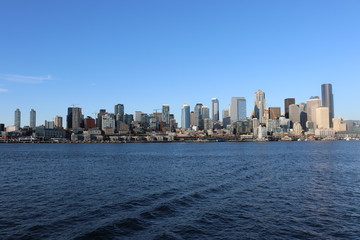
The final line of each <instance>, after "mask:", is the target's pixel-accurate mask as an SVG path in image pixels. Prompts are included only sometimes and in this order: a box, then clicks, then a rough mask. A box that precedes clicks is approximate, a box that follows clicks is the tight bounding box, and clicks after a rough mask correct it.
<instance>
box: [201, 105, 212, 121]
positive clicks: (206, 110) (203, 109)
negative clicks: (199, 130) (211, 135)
mask: <svg viewBox="0 0 360 240" xmlns="http://www.w3.org/2000/svg"><path fill="white" fill-rule="evenodd" d="M201 113H202V114H201V115H202V118H203V119H205V118H210V109H209V108H208V107H207V106H202V107H201Z"/></svg>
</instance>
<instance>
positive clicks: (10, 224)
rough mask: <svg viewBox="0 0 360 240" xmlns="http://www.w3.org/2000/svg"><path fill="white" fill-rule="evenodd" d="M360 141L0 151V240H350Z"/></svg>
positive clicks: (354, 233) (355, 234) (7, 147)
mask: <svg viewBox="0 0 360 240" xmlns="http://www.w3.org/2000/svg"><path fill="white" fill-rule="evenodd" d="M359 147H360V142H359V141H349V142H346V141H335V142H269V143H171V144H153V143H148V144H142V143H139V144H1V145H0V152H1V157H0V182H1V188H0V212H1V213H2V214H1V216H0V238H1V239H74V238H75V239H96V238H98V239H357V238H359V237H360V230H359V229H360V228H359V222H360V205H359V204H358V202H359V197H360V174H359V172H360V151H359Z"/></svg>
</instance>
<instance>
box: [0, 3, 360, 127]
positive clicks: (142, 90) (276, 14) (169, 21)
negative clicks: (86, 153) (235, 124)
mask: <svg viewBox="0 0 360 240" xmlns="http://www.w3.org/2000/svg"><path fill="white" fill-rule="evenodd" d="M359 12H360V1H357V0H356V1H352V0H346V1H331V0H326V1H320V0H317V1H314V0H311V1H306V0H305V1H288V0H284V1H281V0H274V1H268V0H263V1H245V0H243V1H241V0H237V1H231V0H229V1H211V0H206V1H205V0H204V1H196V0H195V1H184V0H182V1H180V0H178V1H177V0H173V1H168V0H166V1H165V0H164V1H157V0H152V1H148V0H135V1H110V0H109V1H92V0H86V1H85V0H83V1H80V0H79V1H66V0H63V1H48V0H34V1H29V0H22V1H18V0H3V1H1V2H0V101H1V104H0V123H5V124H6V125H13V123H14V122H13V121H14V120H13V119H14V111H15V109H16V108H19V109H20V110H21V111H22V125H29V112H30V109H31V108H34V109H35V110H36V111H37V124H38V125H40V124H42V123H43V122H44V121H45V120H52V118H53V117H54V116H55V115H62V116H64V117H65V115H66V111H67V107H69V106H71V104H79V105H78V106H79V107H82V108H83V113H84V115H85V116H86V115H91V116H93V115H92V113H94V112H97V111H98V110H99V109H100V108H105V109H107V110H108V111H109V112H113V108H114V105H115V104H117V103H123V104H125V112H127V113H134V111H137V110H138V111H143V112H147V113H151V112H152V111H153V109H156V108H161V105H162V104H170V110H171V112H172V113H174V114H175V116H176V118H177V120H178V122H180V113H181V106H182V104H185V103H186V104H190V106H191V109H193V107H194V106H195V104H196V103H203V104H204V105H207V106H209V107H210V105H211V98H213V97H217V98H219V101H220V109H224V108H226V107H227V106H228V104H229V103H230V99H231V97H246V99H247V108H248V114H250V112H251V110H252V108H253V95H254V92H255V91H257V90H258V89H262V90H263V91H264V92H265V93H266V99H267V103H268V105H270V106H281V107H282V110H283V100H284V98H287V97H295V98H296V102H298V103H299V102H305V101H306V100H307V99H308V98H309V97H310V96H313V95H319V96H320V95H321V92H320V89H321V88H320V85H321V84H322V83H332V84H333V92H334V99H335V116H336V117H343V118H345V119H360V110H359V109H358V103H359V102H360V90H359V89H360V81H359V77H360V27H359V26H360V14H359Z"/></svg>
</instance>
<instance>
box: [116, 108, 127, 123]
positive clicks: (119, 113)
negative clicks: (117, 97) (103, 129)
mask: <svg viewBox="0 0 360 240" xmlns="http://www.w3.org/2000/svg"><path fill="white" fill-rule="evenodd" d="M114 114H115V117H116V120H119V121H122V122H123V121H124V114H125V110H124V104H116V105H115V107H114Z"/></svg>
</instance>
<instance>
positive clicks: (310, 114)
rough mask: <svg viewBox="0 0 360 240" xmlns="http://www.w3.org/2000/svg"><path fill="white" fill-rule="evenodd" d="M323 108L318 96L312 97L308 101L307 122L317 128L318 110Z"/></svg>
mask: <svg viewBox="0 0 360 240" xmlns="http://www.w3.org/2000/svg"><path fill="white" fill-rule="evenodd" d="M318 107H321V99H320V98H319V97H318V96H314V97H310V99H308V100H307V101H306V108H307V111H306V112H307V120H308V121H310V122H313V123H314V126H316V109H317V108H318Z"/></svg>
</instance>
